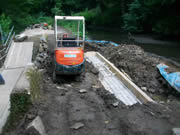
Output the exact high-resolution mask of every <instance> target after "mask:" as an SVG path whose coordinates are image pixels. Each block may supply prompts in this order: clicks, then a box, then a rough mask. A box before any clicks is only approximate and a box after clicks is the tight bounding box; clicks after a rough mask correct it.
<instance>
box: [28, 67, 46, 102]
mask: <svg viewBox="0 0 180 135" xmlns="http://www.w3.org/2000/svg"><path fill="white" fill-rule="evenodd" d="M27 76H28V79H29V82H30V93H31V100H32V102H33V103H34V102H37V101H39V100H40V98H41V92H40V90H41V80H42V76H41V73H40V72H38V71H37V70H36V69H30V70H29V71H28V72H27Z"/></svg>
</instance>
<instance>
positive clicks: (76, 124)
mask: <svg viewBox="0 0 180 135" xmlns="http://www.w3.org/2000/svg"><path fill="white" fill-rule="evenodd" d="M82 127H84V124H83V123H81V122H77V123H75V124H74V125H73V126H71V127H70V128H72V129H75V130H77V129H79V128H82Z"/></svg>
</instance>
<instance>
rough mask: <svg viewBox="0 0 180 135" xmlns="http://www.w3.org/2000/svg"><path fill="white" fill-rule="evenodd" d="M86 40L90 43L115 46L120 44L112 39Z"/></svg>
mask: <svg viewBox="0 0 180 135" xmlns="http://www.w3.org/2000/svg"><path fill="white" fill-rule="evenodd" d="M86 42H89V43H100V44H102V45H105V44H112V45H114V46H119V45H118V44H117V43H114V42H112V41H105V40H86Z"/></svg>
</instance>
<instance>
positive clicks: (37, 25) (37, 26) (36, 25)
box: [33, 24, 41, 28]
mask: <svg viewBox="0 0 180 135" xmlns="http://www.w3.org/2000/svg"><path fill="white" fill-rule="evenodd" d="M40 27H41V24H34V26H33V28H40Z"/></svg>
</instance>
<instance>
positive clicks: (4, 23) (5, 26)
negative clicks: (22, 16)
mask: <svg viewBox="0 0 180 135" xmlns="http://www.w3.org/2000/svg"><path fill="white" fill-rule="evenodd" d="M11 24H12V21H11V19H10V18H9V17H8V16H6V15H5V14H2V15H1V16H0V25H1V27H2V30H3V31H4V32H5V34H7V33H8V32H9V31H10V29H11Z"/></svg>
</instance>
